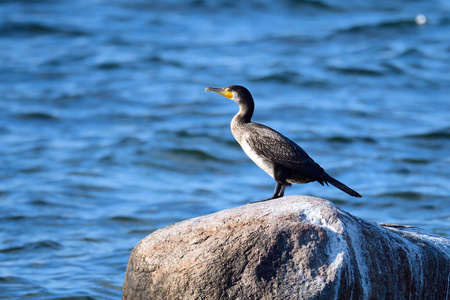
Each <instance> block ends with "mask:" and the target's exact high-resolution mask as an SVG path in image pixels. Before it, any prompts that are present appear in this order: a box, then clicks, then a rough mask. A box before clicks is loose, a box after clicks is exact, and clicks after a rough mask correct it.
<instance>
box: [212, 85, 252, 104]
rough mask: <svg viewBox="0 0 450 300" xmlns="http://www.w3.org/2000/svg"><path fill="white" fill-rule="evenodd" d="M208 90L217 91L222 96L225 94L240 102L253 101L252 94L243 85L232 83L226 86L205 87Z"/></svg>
mask: <svg viewBox="0 0 450 300" xmlns="http://www.w3.org/2000/svg"><path fill="white" fill-rule="evenodd" d="M205 91H206V92H216V93H218V94H220V95H222V96H225V97H227V98H229V99H231V100H233V101H235V102H237V103H238V104H241V103H245V102H248V101H251V102H253V97H252V94H250V92H249V91H248V90H247V89H246V88H245V87H243V86H240V85H230V86H227V87H224V88H212V87H208V88H206V89H205Z"/></svg>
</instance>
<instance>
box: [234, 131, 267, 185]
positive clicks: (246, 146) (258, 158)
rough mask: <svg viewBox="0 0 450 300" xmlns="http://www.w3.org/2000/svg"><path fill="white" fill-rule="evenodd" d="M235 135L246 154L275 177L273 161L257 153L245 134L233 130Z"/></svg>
mask: <svg viewBox="0 0 450 300" xmlns="http://www.w3.org/2000/svg"><path fill="white" fill-rule="evenodd" d="M232 133H233V136H234V138H235V139H236V141H237V142H238V143H239V145H240V146H241V148H242V150H244V152H245V154H247V156H248V157H249V158H250V159H251V160H252V161H253V162H254V163H255V164H256V165H257V166H258V167H260V168H261V169H262V170H263V171H264V172H266V173H267V174H269V175H270V176H271V177H272V178H273V177H274V166H273V163H272V162H271V161H269V160H267V159H264V158H263V157H261V156H260V155H258V154H257V153H256V151H254V150H253V149H252V147H251V146H250V145H249V144H248V142H247V139H246V138H245V134H242V133H240V132H235V131H233V130H232Z"/></svg>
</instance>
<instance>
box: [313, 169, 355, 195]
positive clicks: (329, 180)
mask: <svg viewBox="0 0 450 300" xmlns="http://www.w3.org/2000/svg"><path fill="white" fill-rule="evenodd" d="M322 180H323V182H325V183H327V184H328V183H329V184H331V185H334V186H335V187H337V188H338V189H340V190H341V191H344V192H346V193H347V194H349V195H350V196H353V197H358V198H361V197H362V196H361V195H360V194H359V193H358V192H356V191H354V190H352V189H351V188H349V187H348V186H346V185H345V184H343V183H342V182H340V181H338V180H336V179H334V178H333V177H331V176H330V175H328V174H325V176H324V177H323V178H322Z"/></svg>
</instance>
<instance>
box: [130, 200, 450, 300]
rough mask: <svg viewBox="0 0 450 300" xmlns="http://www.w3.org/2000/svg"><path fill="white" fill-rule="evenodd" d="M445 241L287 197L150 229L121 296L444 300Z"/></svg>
mask: <svg viewBox="0 0 450 300" xmlns="http://www.w3.org/2000/svg"><path fill="white" fill-rule="evenodd" d="M449 297H450V240H449V239H446V238H444V237H440V236H437V235H434V234H432V233H429V232H426V231H424V230H422V229H418V228H415V227H411V226H399V225H392V224H376V223H371V222H367V221H364V220H362V219H359V218H357V217H354V216H352V215H351V214H349V213H347V212H345V211H343V210H341V209H339V208H337V207H336V206H334V205H333V204H332V203H331V202H329V201H326V200H323V199H319V198H313V197H307V196H289V197H283V198H279V199H276V200H272V201H268V202H261V203H255V204H249V205H245V206H241V207H237V208H232V209H227V210H224V211H220V212H217V213H214V214H211V215H207V216H203V217H199V218H195V219H190V220H186V221H183V222H180V223H177V224H174V225H171V226H167V227H165V228H162V229H160V230H157V231H155V232H153V233H152V234H150V235H149V236H147V237H146V238H144V239H143V240H142V241H141V242H140V243H139V244H138V245H137V246H136V248H134V250H133V252H132V254H131V256H130V259H129V262H128V267H127V272H126V276H125V282H124V286H123V297H122V299H133V300H137V299H242V300H247V299H439V300H441V299H449Z"/></svg>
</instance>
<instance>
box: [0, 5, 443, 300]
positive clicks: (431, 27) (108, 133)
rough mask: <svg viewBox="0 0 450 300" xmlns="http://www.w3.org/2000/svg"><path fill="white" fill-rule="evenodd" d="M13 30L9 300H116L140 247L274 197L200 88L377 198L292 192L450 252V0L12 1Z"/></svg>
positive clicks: (227, 114)
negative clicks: (222, 91)
mask: <svg viewBox="0 0 450 300" xmlns="http://www.w3.org/2000/svg"><path fill="white" fill-rule="evenodd" d="M418 14H423V15H425V16H426V18H427V22H426V23H425V24H423V25H418V24H417V23H416V22H415V18H416V16H417V15H418ZM0 32H1V34H0V49H1V50H0V203H1V206H0V242H1V244H0V294H1V298H4V299H23V298H27V297H28V298H32V299H118V298H120V296H121V287H122V284H123V279H124V275H125V269H126V264H127V260H128V257H129V254H130V252H131V250H132V249H133V247H134V246H135V245H136V244H137V243H138V242H139V240H141V239H142V238H144V237H145V236H146V235H148V234H149V233H151V232H152V231H154V230H156V229H158V228H161V227H163V226H165V225H168V224H171V223H174V222H178V221H181V220H184V219H187V218H192V217H196V216H200V215H204V214H208V213H213V212H216V211H218V210H221V209H225V208H231V207H236V206H239V205H244V204H246V203H247V202H249V201H255V200H260V199H263V198H267V197H269V196H271V195H272V192H273V188H274V182H273V180H272V179H271V178H270V177H269V176H268V175H267V174H265V173H264V172H263V171H261V170H260V169H259V168H258V167H257V166H256V165H254V164H253V163H252V162H251V161H250V160H249V159H248V158H247V157H246V156H245V154H244V153H243V152H242V150H241V149H240V148H239V146H238V145H237V143H236V142H235V141H234V139H233V137H232V135H231V133H230V130H229V122H230V120H231V118H232V117H233V115H234V114H235V113H236V112H237V110H238V107H237V105H236V104H235V103H234V102H232V101H229V100H228V99H226V98H224V97H221V96H219V95H217V94H214V93H205V92H204V89H205V87H207V86H214V87H223V86H227V85H231V84H240V85H244V86H246V87H247V88H248V89H249V90H250V91H251V92H252V93H253V95H254V98H255V100H256V111H255V116H254V121H257V122H260V123H263V124H266V125H269V126H271V127H273V128H275V129H277V130H279V131H280V132H282V133H284V134H285V135H287V136H288V137H290V138H291V139H293V140H294V141H296V142H297V143H298V144H300V145H301V146H302V147H303V148H304V149H305V150H306V151H307V152H308V153H309V154H310V155H311V156H312V157H313V158H314V159H315V160H316V161H317V162H319V163H320V164H321V165H322V166H323V167H324V168H325V169H326V170H327V171H328V172H329V173H330V174H331V175H332V176H334V177H336V178H338V179H339V180H341V181H343V182H344V183H346V184H347V185H349V186H350V187H352V188H353V189H355V190H357V191H358V192H360V193H361V194H363V196H364V197H363V198H361V199H357V198H352V197H349V196H347V195H346V194H344V193H342V192H341V191H339V190H337V189H335V188H332V187H322V186H320V185H319V184H318V183H310V184H307V185H303V186H294V187H292V188H290V189H287V191H286V194H287V195H292V194H306V195H314V196H318V197H323V198H326V199H330V200H332V201H333V202H334V203H335V204H337V205H338V206H339V207H341V208H343V209H345V210H347V211H349V212H350V213H352V214H354V215H356V216H359V217H362V218H365V219H367V220H371V221H377V222H393V223H399V224H411V225H416V226H419V227H422V228H425V229H427V230H429V231H432V232H434V233H437V234H441V235H444V236H448V237H450V185H449V177H450V170H449V164H450V117H449V111H450V75H449V74H450V73H449V70H450V40H449V36H450V4H449V2H448V1H446V0H436V1H426V0H417V1H378V0H372V1H325V0H318V1H305V0H304V1H295V0H291V1H287V0H286V1H241V2H239V1H206V0H205V1H201V0H200V1H199V0H191V1H176V0H171V1H143V0H140V1H139V0H133V1H128V0H114V1H101V0H98V1H91V0H84V1H83V0H71V1H62V0H59V1H52V0H41V1H36V0H35V1H25V0H22V1H12V0H11V1H1V2H0Z"/></svg>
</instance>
